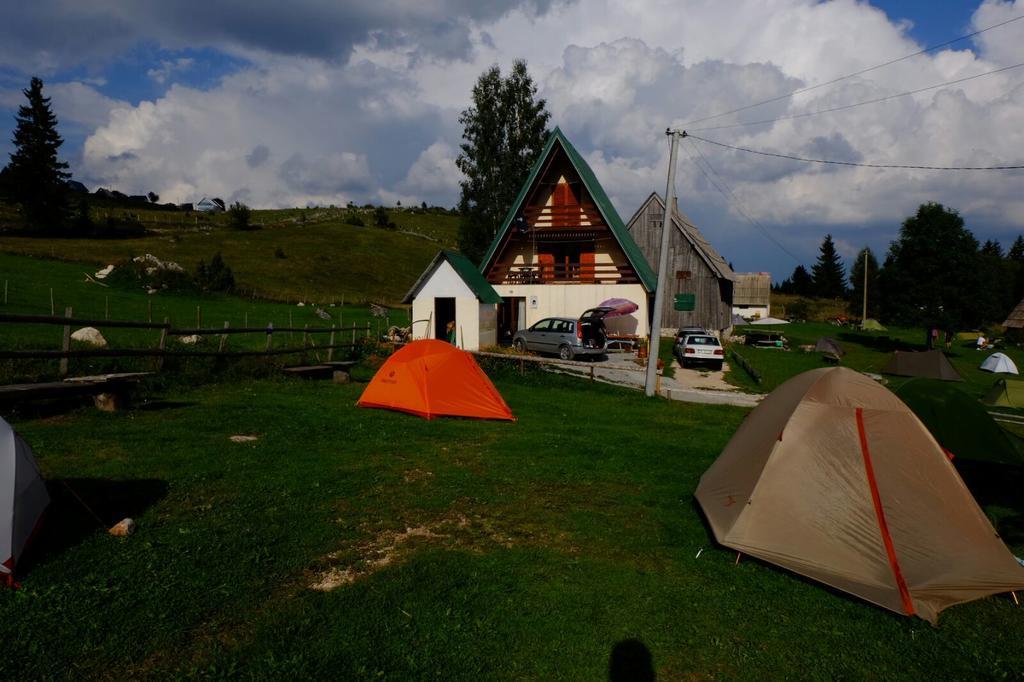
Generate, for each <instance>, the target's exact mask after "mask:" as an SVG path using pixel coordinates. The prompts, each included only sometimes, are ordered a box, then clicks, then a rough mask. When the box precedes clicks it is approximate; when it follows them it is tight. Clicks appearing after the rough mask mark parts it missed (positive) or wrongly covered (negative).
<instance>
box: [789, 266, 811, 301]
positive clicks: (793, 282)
mask: <svg viewBox="0 0 1024 682" xmlns="http://www.w3.org/2000/svg"><path fill="white" fill-rule="evenodd" d="M789 281H790V292H789V293H792V294H796V295H797V296H813V295H814V280H813V279H812V278H811V273H809V272H807V268H805V267H804V266H802V265H798V266H796V267H795V268H793V274H792V275H790V276H789Z"/></svg>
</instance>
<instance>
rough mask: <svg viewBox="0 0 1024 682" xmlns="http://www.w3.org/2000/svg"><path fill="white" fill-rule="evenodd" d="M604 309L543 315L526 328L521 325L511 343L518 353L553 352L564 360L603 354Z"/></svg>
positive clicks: (604, 338)
mask: <svg viewBox="0 0 1024 682" xmlns="http://www.w3.org/2000/svg"><path fill="white" fill-rule="evenodd" d="M604 312H605V311H602V309H600V308H595V309H593V310H588V311H587V312H585V313H584V314H583V317H581V318H580V319H578V320H574V319H572V318H571V317H545V318H544V319H543V320H541V321H539V322H537V323H536V324H534V325H533V326H532V327H530V328H529V329H520V330H519V331H517V332H516V334H515V336H513V337H512V345H513V346H514V347H515V349H516V350H517V351H519V352H520V353H525V352H527V351H534V352H537V353H556V354H558V357H560V358H561V359H563V360H572V359H573V358H574V357H575V356H577V355H584V356H595V355H604V352H605V343H606V337H605V331H604V321H603V320H602V319H601V318H603V317H604Z"/></svg>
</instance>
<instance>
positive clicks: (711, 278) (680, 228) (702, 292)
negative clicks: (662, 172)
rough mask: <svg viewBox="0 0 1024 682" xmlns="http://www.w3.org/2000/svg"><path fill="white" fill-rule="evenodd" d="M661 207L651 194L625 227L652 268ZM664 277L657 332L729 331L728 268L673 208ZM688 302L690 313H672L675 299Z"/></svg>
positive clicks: (657, 253)
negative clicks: (688, 329) (693, 328)
mask: <svg viewBox="0 0 1024 682" xmlns="http://www.w3.org/2000/svg"><path fill="white" fill-rule="evenodd" d="M664 218H665V201H664V200H663V199H662V198H661V197H660V196H658V194H657V193H652V194H651V195H650V196H649V197H647V199H646V200H645V201H644V203H643V204H641V205H640V208H638V209H637V211H636V213H634V214H633V217H632V218H631V219H630V221H629V225H628V229H629V233H630V235H632V237H633V239H634V240H635V241H636V243H637V246H639V247H640V250H641V251H643V254H644V256H646V257H647V261H648V262H649V263H650V264H651V266H652V267H657V266H658V262H659V261H658V258H659V256H660V253H661V232H662V230H661V228H662V225H663V220H664ZM672 228H673V229H672V231H671V232H670V234H669V253H668V274H667V277H666V287H665V300H664V302H663V303H662V307H661V326H662V329H667V328H671V329H672V330H673V331H674V330H675V329H678V328H680V327H688V326H699V327H705V328H707V329H712V330H724V329H728V328H729V327H730V326H731V320H732V304H733V280H734V279H735V277H736V275H735V274H734V273H733V271H732V268H730V267H729V264H728V263H727V262H726V261H725V259H724V258H722V256H721V255H719V253H718V251H716V250H715V248H714V247H713V246H711V243H710V242H708V240H707V239H705V238H704V235H702V234H701V233H700V230H698V229H697V228H696V227H695V226H694V224H693V223H692V222H691V221H690V219H689V218H687V217H686V215H685V214H684V213H683V212H682V211H680V210H679V206H678V204H676V205H675V206H673V207H672ZM680 294H682V295H684V296H685V295H690V296H692V297H693V310H692V311H688V310H676V305H675V302H676V297H677V296H679V295H680Z"/></svg>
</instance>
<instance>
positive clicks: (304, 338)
mask: <svg viewBox="0 0 1024 682" xmlns="http://www.w3.org/2000/svg"><path fill="white" fill-rule="evenodd" d="M307 348H309V325H308V324H307V325H304V326H303V327H302V350H306V349H307Z"/></svg>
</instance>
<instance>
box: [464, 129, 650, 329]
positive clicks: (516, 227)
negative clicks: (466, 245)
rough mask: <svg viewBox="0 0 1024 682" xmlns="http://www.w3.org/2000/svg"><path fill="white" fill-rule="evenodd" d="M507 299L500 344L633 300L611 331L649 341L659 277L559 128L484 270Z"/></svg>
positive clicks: (502, 310) (611, 322)
mask: <svg viewBox="0 0 1024 682" xmlns="http://www.w3.org/2000/svg"><path fill="white" fill-rule="evenodd" d="M480 272H481V274H483V276H484V278H485V279H486V280H487V282H488V283H489V284H490V285H491V286H492V287H493V288H494V290H495V291H496V292H497V293H498V295H499V296H500V297H501V303H500V304H498V312H497V318H498V319H497V332H498V334H497V336H498V339H499V341H501V340H508V339H511V337H512V335H513V334H514V333H515V332H516V331H517V330H519V329H524V328H526V327H529V326H530V325H532V324H533V323H535V322H537V321H538V320H540V319H542V318H545V317H579V315H580V314H581V313H582V312H583V311H585V310H586V309H588V308H593V307H595V306H597V305H598V304H599V303H601V302H603V301H605V300H607V299H611V298H624V299H628V300H630V301H633V302H634V303H636V304H637V305H638V306H639V309H638V310H637V311H636V312H635V313H633V314H632V315H628V316H624V317H617V318H613V319H609V320H607V321H606V324H607V326H608V328H609V331H611V332H613V333H615V332H618V333H621V334H636V335H639V336H646V334H647V332H648V328H649V315H648V296H649V295H650V294H651V293H652V292H653V291H654V286H655V275H654V272H653V271H652V270H651V267H650V265H649V264H648V262H647V260H646V259H645V258H644V255H643V253H642V252H641V251H640V249H639V247H637V245H636V243H635V242H634V241H633V238H632V237H631V236H630V234H629V231H628V230H627V229H626V226H625V224H623V222H622V219H621V218H620V217H619V214H618V213H617V212H616V211H615V207H614V206H612V203H611V201H610V200H609V199H608V196H607V195H606V194H605V192H604V189H603V188H602V187H601V183H599V182H598V181H597V178H596V177H595V176H594V172H593V171H592V170H591V169H590V166H588V165H587V162H586V161H584V159H583V157H582V156H581V155H580V154H579V152H577V151H576V149H575V148H574V147H573V146H572V144H571V143H570V142H569V141H568V140H567V139H566V137H565V135H564V134H563V133H562V131H561V130H559V129H558V128H555V130H554V131H553V132H552V133H551V135H550V136H549V138H548V140H547V143H546V144H545V146H544V150H543V151H542V152H541V154H540V157H539V158H538V159H537V162H536V163H535V164H534V166H533V168H532V169H531V171H530V175H529V177H527V178H526V181H525V182H524V183H523V186H522V189H521V190H520V192H519V196H518V197H517V198H516V200H515V202H514V203H513V204H512V206H511V207H510V208H509V211H508V214H507V215H506V216H505V220H504V222H503V223H502V225H501V228H500V229H499V230H498V233H497V235H496V236H495V238H494V241H493V242H492V243H491V246H490V248H489V249H488V251H487V254H486V255H485V256H484V258H483V261H482V262H481V264H480Z"/></svg>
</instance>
